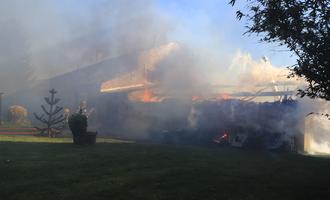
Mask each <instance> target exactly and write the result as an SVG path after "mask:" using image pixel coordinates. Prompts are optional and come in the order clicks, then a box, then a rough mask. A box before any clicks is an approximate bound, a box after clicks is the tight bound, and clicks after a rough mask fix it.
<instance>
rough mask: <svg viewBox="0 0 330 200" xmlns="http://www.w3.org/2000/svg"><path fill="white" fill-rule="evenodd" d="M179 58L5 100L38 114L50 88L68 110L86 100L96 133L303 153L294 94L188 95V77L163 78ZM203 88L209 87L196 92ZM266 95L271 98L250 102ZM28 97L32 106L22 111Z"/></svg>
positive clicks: (101, 72) (61, 82) (94, 68)
mask: <svg viewBox="0 0 330 200" xmlns="http://www.w3.org/2000/svg"><path fill="white" fill-rule="evenodd" d="M178 52H180V48H179V47H178V45H177V44H175V43H169V44H166V45H162V46H160V47H157V48H153V49H151V50H147V51H144V52H142V53H141V52H137V53H135V54H132V55H126V56H120V57H118V58H113V59H109V60H104V61H101V62H98V63H96V64H94V65H91V66H88V67H85V68H83V69H79V70H76V71H73V72H70V73H67V74H64V75H61V76H58V77H55V78H52V79H50V80H47V84H45V83H39V84H37V85H35V86H33V87H31V88H27V89H25V90H24V91H21V92H19V93H16V94H14V95H12V97H10V96H9V97H8V98H7V100H8V101H9V102H10V101H14V100H15V101H16V102H17V103H21V104H23V105H24V103H25V105H26V106H27V108H29V109H34V110H35V108H36V107H37V106H38V104H37V103H36V102H37V100H36V97H39V96H40V91H47V89H48V88H49V87H54V88H56V89H57V90H59V91H60V92H59V96H61V98H62V99H63V102H65V103H66V105H65V106H66V107H69V108H71V109H70V110H75V109H76V107H77V105H78V104H79V102H80V101H81V100H84V101H85V102H87V108H86V112H89V127H90V128H91V129H96V130H97V131H98V132H99V134H101V135H102V134H106V135H111V136H114V137H120V138H128V139H134V140H142V141H143V140H151V141H156V142H162V143H172V144H198V145H230V146H233V147H239V148H252V149H264V150H283V151H294V152H297V151H304V150H306V149H305V148H306V146H308V144H307V143H306V140H304V138H306V137H305V135H304V133H303V131H302V130H301V118H300V117H299V115H298V107H299V103H298V101H297V100H294V99H293V93H294V92H293V90H288V89H287V90H282V91H279V90H277V89H276V86H275V85H272V86H271V87H269V86H265V87H264V88H262V89H260V90H258V91H257V92H222V91H223V90H222V89H223V88H221V86H219V87H210V86H206V85H202V84H200V85H199V86H200V87H197V88H194V89H192V90H190V89H187V88H191V87H192V86H193V84H194V83H195V82H193V81H194V78H192V76H190V75H189V74H188V75H187V74H185V76H188V79H189V81H187V82H185V81H182V80H181V79H182V75H180V76H178V77H176V79H175V80H173V79H168V77H172V76H173V74H177V73H180V71H175V72H174V73H170V74H166V73H167V72H166V70H167V66H168V65H171V64H172V63H171V61H168V60H171V57H173V54H174V56H182V54H180V53H178ZM166 75H167V77H166ZM164 77H166V78H164ZM72 80H75V81H74V83H72ZM192 80H193V81H192ZM173 85H174V87H173ZM196 85H198V84H196ZM77 86H83V87H77ZM47 87H48V88H47ZM203 87H208V88H212V89H202V90H201V89H200V88H203ZM267 87H268V88H267ZM267 90H268V91H267ZM269 90H270V91H269ZM201 91H203V92H201ZM264 97H268V99H273V100H272V102H267V101H264V102H258V101H254V99H258V98H264ZM20 99H22V101H21V102H20V101H19V100H20ZM23 99H24V101H23ZM26 99H28V102H33V103H30V104H29V105H27V103H26ZM306 144H307V145H306Z"/></svg>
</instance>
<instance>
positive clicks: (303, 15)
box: [229, 0, 330, 101]
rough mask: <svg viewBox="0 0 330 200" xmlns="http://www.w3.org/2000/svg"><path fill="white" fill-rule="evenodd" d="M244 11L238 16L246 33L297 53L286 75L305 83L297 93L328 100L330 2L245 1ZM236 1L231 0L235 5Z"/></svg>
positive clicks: (323, 0) (318, 0)
mask: <svg viewBox="0 0 330 200" xmlns="http://www.w3.org/2000/svg"><path fill="white" fill-rule="evenodd" d="M245 1H246V3H247V4H246V5H247V10H246V11H241V10H239V11H237V13H236V14H237V18H238V19H241V18H245V19H247V21H248V25H247V33H255V34H257V35H259V36H260V35H261V41H264V42H279V44H280V45H283V46H286V47H287V48H288V49H289V50H290V51H292V52H294V54H295V55H297V63H296V64H295V65H293V66H290V67H289V68H290V70H291V73H290V74H289V76H288V77H302V78H304V79H305V80H306V81H307V83H308V84H307V86H306V87H305V88H303V89H300V90H298V94H299V95H300V96H301V97H303V96H305V95H307V96H309V97H311V98H321V99H325V100H327V101H329V100H330V66H329V65H330V35H329V34H330V1H329V0H245ZM235 3H236V0H230V2H229V4H231V5H232V6H234V5H235Z"/></svg>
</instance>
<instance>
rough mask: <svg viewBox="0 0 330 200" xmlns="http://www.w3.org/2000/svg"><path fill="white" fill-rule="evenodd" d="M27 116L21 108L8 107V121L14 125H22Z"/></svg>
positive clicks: (25, 111)
mask: <svg viewBox="0 0 330 200" xmlns="http://www.w3.org/2000/svg"><path fill="white" fill-rule="evenodd" d="M27 114H28V112H27V110H26V108H24V107H23V106H19V105H13V106H10V107H9V109H8V121H9V122H11V123H15V124H24V122H25V121H26V117H27Z"/></svg>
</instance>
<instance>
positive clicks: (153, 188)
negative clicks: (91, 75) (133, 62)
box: [0, 136, 330, 200]
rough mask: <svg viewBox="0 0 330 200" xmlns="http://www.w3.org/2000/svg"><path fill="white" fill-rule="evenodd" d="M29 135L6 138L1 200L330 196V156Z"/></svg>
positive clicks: (1, 147)
mask: <svg viewBox="0 0 330 200" xmlns="http://www.w3.org/2000/svg"><path fill="white" fill-rule="evenodd" d="M20 137H22V136H20ZM23 138H24V139H23ZM23 138H22V139H19V138H18V136H17V137H13V138H5V137H3V136H1V137H0V139H1V141H2V142H0V199H1V200H7V199H34V200H38V199H47V200H52V199H130V200H131V199H134V200H135V199H143V200H146V199H175V200H176V199H203V200H204V199H239V200H244V199H262V200H268V199H299V200H304V199H313V200H315V199H327V200H328V199H330V160H329V159H327V158H316V157H307V156H301V155H293V154H277V153H269V152H268V153H267V152H253V151H244V150H240V149H228V148H199V147H189V146H168V145H156V144H138V143H121V142H120V141H118V140H113V143H111V140H109V141H108V142H109V143H98V144H96V145H94V146H75V145H72V144H70V140H69V139H68V138H56V139H55V140H53V139H48V138H45V141H43V140H42V141H41V140H40V138H38V139H39V140H32V139H31V138H32V137H23ZM10 140H11V142H9V141H10ZM62 140H63V141H62ZM23 141H24V142H23ZM28 141H29V142H28Z"/></svg>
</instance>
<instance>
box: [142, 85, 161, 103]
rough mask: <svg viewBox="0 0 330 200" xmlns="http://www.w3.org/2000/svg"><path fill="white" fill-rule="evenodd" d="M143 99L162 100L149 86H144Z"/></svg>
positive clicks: (149, 100)
mask: <svg viewBox="0 0 330 200" xmlns="http://www.w3.org/2000/svg"><path fill="white" fill-rule="evenodd" d="M142 101H143V102H144V103H152V102H160V101H161V100H160V99H158V98H157V97H156V96H154V95H153V93H152V91H151V90H150V89H149V88H144V91H143V97H142Z"/></svg>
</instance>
